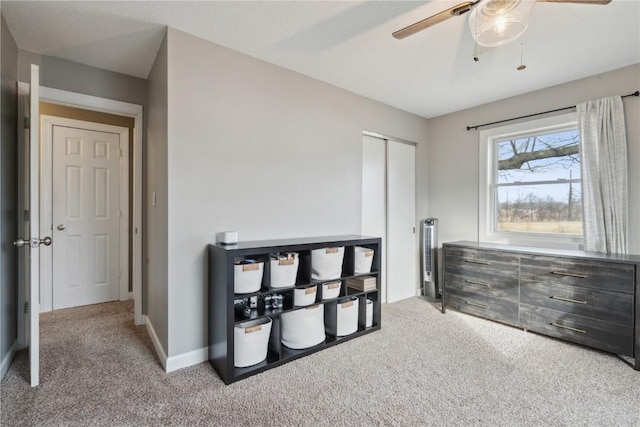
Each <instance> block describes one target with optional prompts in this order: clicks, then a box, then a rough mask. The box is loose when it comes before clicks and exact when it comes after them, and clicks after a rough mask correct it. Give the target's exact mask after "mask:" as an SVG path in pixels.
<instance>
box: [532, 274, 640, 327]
mask: <svg viewBox="0 0 640 427" xmlns="http://www.w3.org/2000/svg"><path fill="white" fill-rule="evenodd" d="M520 302H521V303H522V304H528V305H531V306H536V307H542V308H549V309H552V310H556V311H559V312H563V313H569V314H575V315H578V316H583V317H590V318H593V319H597V320H602V321H604V322H610V323H617V324H619V325H623V326H629V327H633V296H632V295H627V294H621V293H617V292H608V291H603V290H599V289H591V288H585V287H582V286H571V285H562V284H558V283H544V282H523V283H521V284H520Z"/></svg>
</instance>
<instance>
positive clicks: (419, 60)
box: [1, 0, 640, 117]
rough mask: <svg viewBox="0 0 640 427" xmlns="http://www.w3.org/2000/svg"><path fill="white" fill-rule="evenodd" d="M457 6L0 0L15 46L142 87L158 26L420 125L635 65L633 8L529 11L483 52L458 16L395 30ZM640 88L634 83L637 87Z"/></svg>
mask: <svg viewBox="0 0 640 427" xmlns="http://www.w3.org/2000/svg"><path fill="white" fill-rule="evenodd" d="M456 3H458V1H448V0H437V1H435V0H434V1H426V2H417V1H357V2H350V1H338V2H332V1H293V2H272V1H258V2H253V1H219V2H210V1H189V2H185V1H183V2H171V1H162V2H155V1H141V2H134V1H127V2H116V1H72V2H60V1H46V2H31V1H17V2H12V1H2V5H1V7H2V14H3V15H4V16H5V19H6V21H7V23H8V26H9V28H10V30H11V32H12V34H13V35H14V37H15V39H16V43H17V44H18V47H19V48H20V49H24V50H29V51H32V52H37V53H42V54H46V55H50V56H56V57H60V58H64V59H68V60H72V61H76V62H80V63H84V64H87V65H92V66H95V67H99V68H104V69H108V70H112V71H117V72H120V73H124V74H129V75H133V76H137V77H141V78H146V77H147V76H148V73H149V70H150V68H151V66H152V64H153V61H154V59H155V54H156V52H157V50H158V47H159V45H160V43H161V39H162V35H163V34H164V28H165V26H171V27H174V28H177V29H179V30H181V31H184V32H187V33H190V34H193V35H196V36H198V37H202V38H204V39H207V40H210V41H212V42H214V43H218V44H220V45H223V46H226V47H229V48H231V49H235V50H237V51H240V52H243V53H246V54H248V55H251V56H253V57H256V58H259V59H262V60H264V61H267V62H271V63H273V64H277V65H280V66H282V67H285V68H288V69H291V70H294V71H297V72H299V73H302V74H305V75H308V76H310V77H313V78H316V79H318V80H322V81H325V82H327V83H330V84H333V85H335V86H338V87H341V88H344V89H346V90H349V91H352V92H355V93H358V94H360V95H363V96H366V97H368V98H372V99H375V100H378V101H381V102H384V103H386V104H389V105H392V106H395V107H397V108H400V109H402V110H405V111H409V112H412V113H415V114H418V115H421V116H423V117H434V116H438V115H441V114H445V113H449V112H452V111H457V110H461V109H465V108H468V107H472V106H475V105H480V104H484V103H487V102H490V101H494V100H498V99H502V98H506V97H510V96H514V95H518V94H521V93H525V92H530V91H532V90H537V89H541V88H544V87H548V86H552V85H555V84H559V83H563V82H566V81H570V80H575V79H578V78H581V77H586V76H590V75H594V74H598V73H601V72H604V71H608V70H612V69H616V68H620V67H623V66H626V65H630V64H635V63H639V62H640V1H639V0H613V2H612V3H610V4H609V5H607V6H595V5H580V4H552V3H538V4H537V5H536V7H535V9H534V12H533V16H532V20H531V24H530V26H529V29H528V30H527V32H526V33H525V36H524V38H523V39H524V45H523V46H524V48H523V61H524V63H525V64H526V65H527V68H526V69H525V70H523V71H517V70H516V67H517V66H518V65H519V64H520V56H521V47H520V43H519V42H515V43H512V44H510V45H507V46H503V47H500V48H494V49H482V50H480V51H479V52H478V53H479V58H480V61H478V62H474V61H473V59H472V58H473V50H474V43H473V40H472V38H471V34H470V31H469V27H468V24H467V15H465V16H462V17H457V18H452V19H450V20H448V21H446V22H444V23H441V24H439V25H437V26H435V27H432V28H429V29H427V30H425V31H423V32H421V33H418V34H416V35H414V36H411V37H409V38H407V39H404V40H396V39H394V38H393V37H391V33H392V32H393V31H395V30H398V29H400V28H403V27H405V26H406V25H409V24H411V23H413V22H416V21H418V20H420V19H423V18H425V17H427V16H430V15H432V14H434V13H436V12H439V11H440V10H443V9H446V8H448V7H451V6H453V5H455V4H456ZM639 80H640V78H639Z"/></svg>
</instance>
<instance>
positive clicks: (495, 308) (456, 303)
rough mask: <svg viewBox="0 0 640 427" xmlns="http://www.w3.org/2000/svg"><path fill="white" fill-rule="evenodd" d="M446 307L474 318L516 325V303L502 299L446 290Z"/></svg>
mask: <svg viewBox="0 0 640 427" xmlns="http://www.w3.org/2000/svg"><path fill="white" fill-rule="evenodd" d="M445 304H446V306H447V307H449V308H452V309H454V310H457V311H462V312H464V313H469V314H473V315H475V316H480V317H485V318H487V319H491V320H497V321H499V322H503V323H508V324H510V325H514V326H517V325H518V303H517V301H515V302H514V301H510V300H506V299H502V298H493V297H488V296H485V295H478V294H473V293H470V292H464V291H460V290H458V289H447V291H446V295H445Z"/></svg>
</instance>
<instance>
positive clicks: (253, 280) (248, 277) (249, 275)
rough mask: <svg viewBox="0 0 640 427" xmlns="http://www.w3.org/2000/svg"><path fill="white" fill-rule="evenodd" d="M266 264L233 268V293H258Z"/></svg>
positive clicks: (258, 263) (239, 265)
mask: <svg viewBox="0 0 640 427" xmlns="http://www.w3.org/2000/svg"><path fill="white" fill-rule="evenodd" d="M263 273H264V262H255V263H253V264H236V265H234V266H233V291H234V292H235V293H236V294H248V293H251V292H258V291H259V290H260V286H261V285H262V274H263Z"/></svg>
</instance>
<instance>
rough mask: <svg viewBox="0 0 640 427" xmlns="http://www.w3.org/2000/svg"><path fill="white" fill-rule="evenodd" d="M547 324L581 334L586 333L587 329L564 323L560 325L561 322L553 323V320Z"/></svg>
mask: <svg viewBox="0 0 640 427" xmlns="http://www.w3.org/2000/svg"><path fill="white" fill-rule="evenodd" d="M549 324H550V325H551V326H555V327H556V328H562V329H568V330H570V331H573V332H579V333H581V334H586V333H587V331H585V330H584V329H578V328H572V327H571V326H565V325H561V324H559V323H555V322H551V323H549Z"/></svg>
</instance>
